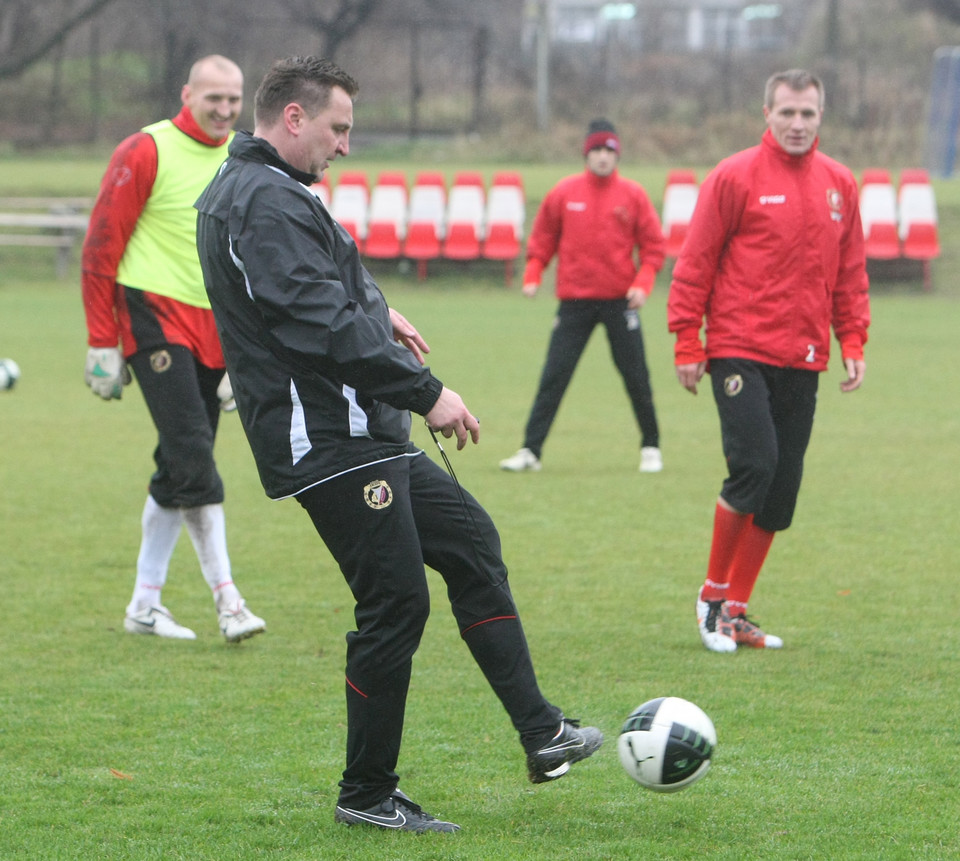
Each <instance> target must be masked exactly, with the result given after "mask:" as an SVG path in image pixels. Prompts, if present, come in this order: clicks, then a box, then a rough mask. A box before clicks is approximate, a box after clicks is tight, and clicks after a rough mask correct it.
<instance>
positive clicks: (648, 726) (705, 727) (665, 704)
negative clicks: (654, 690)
mask: <svg viewBox="0 0 960 861" xmlns="http://www.w3.org/2000/svg"><path fill="white" fill-rule="evenodd" d="M716 746H717V731H716V729H715V728H714V726H713V721H712V720H710V718H709V717H707V714H706V713H705V712H704V711H703V709H701V708H700V707H699V706H697V705H694V704H693V703H692V702H690V701H689V700H685V699H681V698H680V697H658V698H657V699H655V700H650V701H649V702H645V703H644V704H643V705H640V706H637V707H636V708H635V709H634V710H633V711H632V712H630V715H629V717H628V718H627V720H626V722H625V723H624V724H623V728H622V729H621V730H620V737H619V738H618V739H617V753H619V755H620V762H621V764H622V765H623V767H624V770H625V771H626V772H627V774H629V775H630V777H632V778H633V779H634V780H635V781H636V782H637V783H639V784H640V785H641V786H644V787H646V788H647V789H652V790H653V791H654V792H677V791H678V790H680V789H685V788H686V787H688V786H690V785H691V784H693V783H696V782H697V781H698V780H699V779H700V778H701V777H703V776H704V775H705V774H706V773H707V771H708V770H709V768H710V759H711V757H712V756H713V751H714V748H715V747H716Z"/></svg>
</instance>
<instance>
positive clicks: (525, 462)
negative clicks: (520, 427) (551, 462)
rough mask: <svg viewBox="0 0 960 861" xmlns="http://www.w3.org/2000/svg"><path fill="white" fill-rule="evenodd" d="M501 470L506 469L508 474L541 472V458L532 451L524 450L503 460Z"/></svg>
mask: <svg viewBox="0 0 960 861" xmlns="http://www.w3.org/2000/svg"><path fill="white" fill-rule="evenodd" d="M500 469H505V470H507V472H528V471H529V472H539V471H540V458H538V457H537V456H536V455H535V454H534V453H533V452H532V451H530V449H528V448H522V449H520V451H518V452H517V453H516V454H514V455H511V456H510V457H508V458H507V459H506V460H501V461H500Z"/></svg>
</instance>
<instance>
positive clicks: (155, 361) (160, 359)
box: [150, 350, 173, 374]
mask: <svg viewBox="0 0 960 861" xmlns="http://www.w3.org/2000/svg"><path fill="white" fill-rule="evenodd" d="M172 364H173V357H172V356H171V355H170V353H169V352H168V351H167V350H157V352H156V353H151V354H150V370H151V371H153V372H154V373H155V374H162V373H163V372H164V371H169V370H170V366H171V365H172Z"/></svg>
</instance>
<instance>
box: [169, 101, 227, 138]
mask: <svg viewBox="0 0 960 861" xmlns="http://www.w3.org/2000/svg"><path fill="white" fill-rule="evenodd" d="M171 122H172V123H173V124H174V125H175V126H176V127H177V128H178V129H180V131H182V132H183V133H184V134H187V135H190V137H192V138H193V139H194V140H196V141H199V142H200V143H202V144H206V145H207V146H223V145H224V144H225V143H226V142H227V141H228V140H230V135H227V136H226V137H223V138H220V139H219V140H217V139H216V138H212V137H210V135H208V134H207V133H206V132H205V131H204V130H203V129H202V128H200V125H199V124H198V123H197V121H196V120H195V119H194V118H193V114H191V113H190V109H189V108H188V107H187V106H186V105H184V106H183V107H182V108H180V113H179V114H177V115H176V116H175V117H174V118H173V119H172V120H171Z"/></svg>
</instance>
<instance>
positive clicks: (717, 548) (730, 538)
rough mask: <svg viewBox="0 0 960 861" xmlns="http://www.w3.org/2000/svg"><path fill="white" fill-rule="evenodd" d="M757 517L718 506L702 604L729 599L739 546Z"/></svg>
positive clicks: (714, 516) (714, 519)
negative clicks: (747, 529) (733, 566)
mask: <svg viewBox="0 0 960 861" xmlns="http://www.w3.org/2000/svg"><path fill="white" fill-rule="evenodd" d="M752 522H753V515H750V514H740V513H739V512H736V511H731V510H730V509H729V508H726V507H725V506H723V505H721V504H720V503H719V502H718V503H717V507H716V510H715V511H714V513H713V542H712V543H711V545H710V560H709V561H708V562H707V579H706V581H705V582H704V584H703V589H702V591H701V592H700V600H702V601H723V600H725V599H726V597H727V591H728V586H729V584H730V572H731V570H732V568H731V566H732V563H733V560H734V557H735V555H736V552H737V546H738V544H739V543H740V538H741V536H742V535H743V532H744V530H745V529H746V528H747V527H748V526H749V525H750V524H751V523H752Z"/></svg>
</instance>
